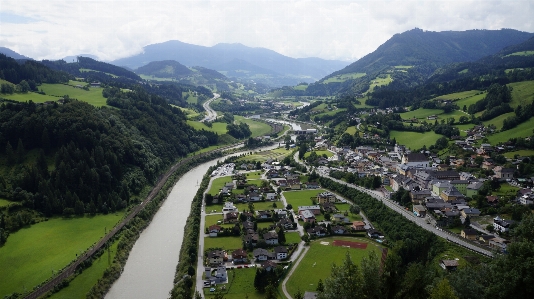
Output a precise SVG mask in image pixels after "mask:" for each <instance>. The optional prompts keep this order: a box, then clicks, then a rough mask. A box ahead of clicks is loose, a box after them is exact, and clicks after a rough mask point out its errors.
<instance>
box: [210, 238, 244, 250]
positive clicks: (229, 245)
mask: <svg viewBox="0 0 534 299" xmlns="http://www.w3.org/2000/svg"><path fill="white" fill-rule="evenodd" d="M242 247H243V241H242V240H241V237H215V238H211V237H205V238H204V248H205V249H208V248H222V249H223V250H235V249H240V248H242Z"/></svg>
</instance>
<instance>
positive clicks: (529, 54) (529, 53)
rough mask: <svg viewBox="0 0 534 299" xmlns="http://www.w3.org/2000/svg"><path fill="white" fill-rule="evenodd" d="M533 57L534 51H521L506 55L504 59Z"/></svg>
mask: <svg viewBox="0 0 534 299" xmlns="http://www.w3.org/2000/svg"><path fill="white" fill-rule="evenodd" d="M532 55H534V51H521V52H515V53H512V54H508V55H506V56H504V57H508V56H532Z"/></svg>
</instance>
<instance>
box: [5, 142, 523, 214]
mask: <svg viewBox="0 0 534 299" xmlns="http://www.w3.org/2000/svg"><path fill="white" fill-rule="evenodd" d="M515 155H519V157H530V156H534V150H520V151H513V152H507V153H505V154H504V156H505V157H506V158H513V157H514V156H515ZM1 205H2V204H1V201H0V206H1Z"/></svg>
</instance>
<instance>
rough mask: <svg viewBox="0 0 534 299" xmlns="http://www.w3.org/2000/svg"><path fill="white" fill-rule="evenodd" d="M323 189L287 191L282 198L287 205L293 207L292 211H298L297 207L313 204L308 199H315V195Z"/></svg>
mask: <svg viewBox="0 0 534 299" xmlns="http://www.w3.org/2000/svg"><path fill="white" fill-rule="evenodd" d="M324 191H325V190H323V189H315V190H303V191H287V192H284V193H283V194H284V196H285V198H286V200H287V203H288V204H291V205H292V206H293V210H294V211H295V212H296V211H298V207H299V206H310V205H312V204H313V202H312V201H311V199H310V197H316V196H317V194H319V193H321V192H324Z"/></svg>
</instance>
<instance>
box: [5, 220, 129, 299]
mask: <svg viewBox="0 0 534 299" xmlns="http://www.w3.org/2000/svg"><path fill="white" fill-rule="evenodd" d="M122 216H123V213H117V214H108V215H97V216H94V217H82V218H71V219H63V218H52V219H50V220H48V221H45V222H40V223H38V224H35V225H33V226H32V227H31V228H24V229H21V230H19V231H18V232H16V233H13V234H11V235H10V236H9V239H8V242H7V243H6V244H5V245H4V246H3V247H0V269H2V273H10V275H9V277H4V278H3V279H0V297H3V296H4V295H6V294H10V293H13V292H19V293H22V292H23V291H24V288H26V289H27V290H29V289H31V288H33V287H34V286H36V285H38V284H39V283H41V282H43V281H45V280H46V279H48V278H49V277H50V276H51V275H52V271H58V270H60V269H61V268H63V267H65V266H66V265H67V264H69V263H70V262H71V261H72V260H74V259H75V258H76V255H77V254H80V253H81V252H83V251H85V250H86V249H87V248H89V247H90V246H91V245H92V244H93V243H95V242H96V241H98V240H99V239H100V238H101V237H103V236H104V232H105V230H104V229H105V228H107V230H108V231H109V230H110V229H111V228H112V227H113V226H114V225H115V224H116V223H117V222H118V221H119V220H120V219H122Z"/></svg>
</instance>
